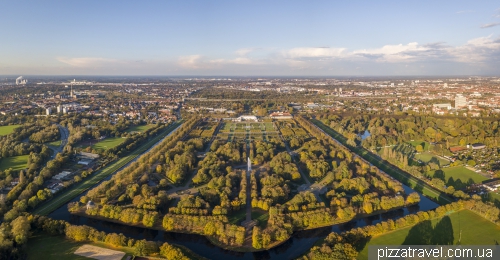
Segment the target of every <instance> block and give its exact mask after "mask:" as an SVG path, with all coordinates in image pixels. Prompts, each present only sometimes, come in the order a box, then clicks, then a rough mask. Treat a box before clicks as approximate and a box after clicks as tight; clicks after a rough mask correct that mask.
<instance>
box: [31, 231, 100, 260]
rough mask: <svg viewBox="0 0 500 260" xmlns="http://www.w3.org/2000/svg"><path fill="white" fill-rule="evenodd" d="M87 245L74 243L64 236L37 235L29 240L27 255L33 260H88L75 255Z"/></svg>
mask: <svg viewBox="0 0 500 260" xmlns="http://www.w3.org/2000/svg"><path fill="white" fill-rule="evenodd" d="M83 244H85V243H81V242H74V241H71V240H69V239H66V238H64V236H49V235H47V234H36V235H35V236H33V237H30V238H29V239H28V246H27V247H26V254H27V255H28V259H33V260H35V259H36V260H52V259H58V260H87V259H92V258H87V257H83V256H78V255H75V254H74V252H75V251H76V250H77V249H78V248H79V247H80V246H82V245H83Z"/></svg>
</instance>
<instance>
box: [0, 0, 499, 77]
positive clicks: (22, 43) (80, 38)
mask: <svg viewBox="0 0 500 260" xmlns="http://www.w3.org/2000/svg"><path fill="white" fill-rule="evenodd" d="M0 10H2V15H1V16H0V32H1V34H2V37H0V74H3V75H11V74H16V75H17V74H19V75H29V74H37V75H242V76H248V75H283V76H286V75H289V76H294V75H296V76H308V75H310V76H339V75H360V76H361V75H499V74H500V69H499V65H500V2H498V1H422V0H421V1H290V0H289V1H255V0H254V1H2V2H0Z"/></svg>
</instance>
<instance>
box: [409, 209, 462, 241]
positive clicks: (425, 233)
mask: <svg viewBox="0 0 500 260" xmlns="http://www.w3.org/2000/svg"><path fill="white" fill-rule="evenodd" d="M454 239H455V238H454V235H453V226H452V224H451V219H450V217H448V216H445V217H443V218H442V219H441V220H440V221H439V222H438V223H437V224H436V226H434V227H433V226H432V222H431V221H430V220H426V221H423V222H420V223H418V224H417V225H415V226H413V227H412V228H411V229H410V232H408V235H407V236H406V238H405V240H404V242H403V245H453V240H454Z"/></svg>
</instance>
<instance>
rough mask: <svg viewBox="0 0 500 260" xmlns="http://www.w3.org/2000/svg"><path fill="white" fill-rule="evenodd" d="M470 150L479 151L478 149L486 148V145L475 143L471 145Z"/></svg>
mask: <svg viewBox="0 0 500 260" xmlns="http://www.w3.org/2000/svg"><path fill="white" fill-rule="evenodd" d="M471 146H472V149H474V150H480V149H484V148H486V145H484V144H482V143H475V144H472V145H471Z"/></svg>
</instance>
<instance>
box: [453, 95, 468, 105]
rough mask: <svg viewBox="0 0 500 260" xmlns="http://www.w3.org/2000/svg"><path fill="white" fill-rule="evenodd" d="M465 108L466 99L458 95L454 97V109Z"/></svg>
mask: <svg viewBox="0 0 500 260" xmlns="http://www.w3.org/2000/svg"><path fill="white" fill-rule="evenodd" d="M463 107H467V98H466V97H464V96H462V95H460V94H458V95H456V96H455V108H463Z"/></svg>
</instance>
